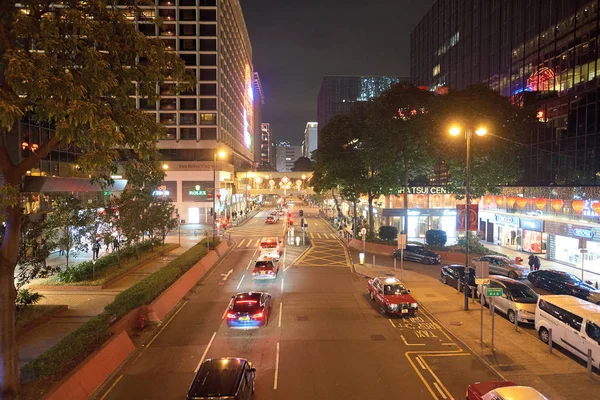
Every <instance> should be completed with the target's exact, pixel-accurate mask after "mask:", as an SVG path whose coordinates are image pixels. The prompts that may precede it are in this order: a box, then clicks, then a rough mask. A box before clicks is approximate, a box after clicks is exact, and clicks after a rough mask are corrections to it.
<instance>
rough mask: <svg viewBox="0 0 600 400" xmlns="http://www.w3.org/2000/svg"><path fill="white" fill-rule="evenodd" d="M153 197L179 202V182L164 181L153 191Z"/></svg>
mask: <svg viewBox="0 0 600 400" xmlns="http://www.w3.org/2000/svg"><path fill="white" fill-rule="evenodd" d="M152 196H155V197H166V198H169V199H171V201H177V181H162V182H161V183H160V185H158V186H157V187H156V189H154V190H153V191H152Z"/></svg>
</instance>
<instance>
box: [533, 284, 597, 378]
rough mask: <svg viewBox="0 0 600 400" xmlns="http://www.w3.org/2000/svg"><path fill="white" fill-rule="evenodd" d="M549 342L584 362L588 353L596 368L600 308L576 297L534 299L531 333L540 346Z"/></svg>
mask: <svg viewBox="0 0 600 400" xmlns="http://www.w3.org/2000/svg"><path fill="white" fill-rule="evenodd" d="M550 329H552V342H553V343H556V344H558V345H559V346H560V347H562V348H563V349H565V350H568V351H570V352H571V353H573V354H575V355H576V356H577V357H579V358H581V359H583V360H585V361H587V354H588V349H591V350H592V363H593V365H594V366H595V367H597V368H600V306H598V305H596V304H593V303H590V302H588V301H585V300H582V299H578V298H577V297H573V296H567V295H548V296H540V297H539V298H538V304H537V309H536V311H535V330H536V331H537V332H538V335H539V337H540V339H541V340H542V342H544V343H548V341H549V332H550Z"/></svg>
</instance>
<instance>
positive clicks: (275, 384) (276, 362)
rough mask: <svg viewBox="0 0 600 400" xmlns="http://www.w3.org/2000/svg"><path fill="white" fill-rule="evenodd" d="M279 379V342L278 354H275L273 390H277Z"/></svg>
mask: <svg viewBox="0 0 600 400" xmlns="http://www.w3.org/2000/svg"><path fill="white" fill-rule="evenodd" d="M277 378H279V342H277V353H276V354H275V381H274V382H273V390H277Z"/></svg>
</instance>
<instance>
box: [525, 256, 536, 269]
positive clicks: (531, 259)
mask: <svg viewBox="0 0 600 400" xmlns="http://www.w3.org/2000/svg"><path fill="white" fill-rule="evenodd" d="M527 264H529V270H530V271H535V269H534V268H535V255H534V254H533V253H531V254H530V255H529V261H528V263H527Z"/></svg>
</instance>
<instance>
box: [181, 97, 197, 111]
mask: <svg viewBox="0 0 600 400" xmlns="http://www.w3.org/2000/svg"><path fill="white" fill-rule="evenodd" d="M179 109H181V110H195V109H196V99H180V100H179Z"/></svg>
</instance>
